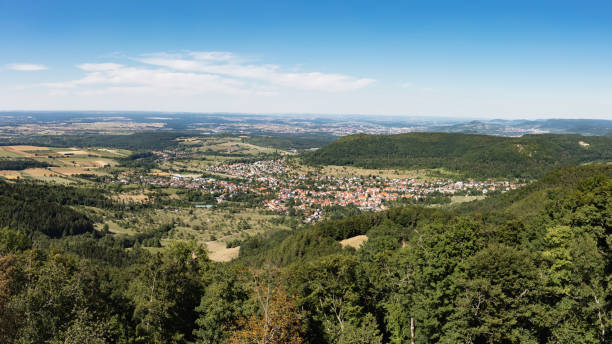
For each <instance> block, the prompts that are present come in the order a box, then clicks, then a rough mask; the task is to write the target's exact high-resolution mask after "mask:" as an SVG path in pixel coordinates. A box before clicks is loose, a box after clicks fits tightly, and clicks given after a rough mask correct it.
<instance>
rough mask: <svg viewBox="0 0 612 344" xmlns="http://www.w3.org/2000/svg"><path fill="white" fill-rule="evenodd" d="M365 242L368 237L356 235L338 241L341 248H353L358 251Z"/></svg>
mask: <svg viewBox="0 0 612 344" xmlns="http://www.w3.org/2000/svg"><path fill="white" fill-rule="evenodd" d="M366 241H368V236H367V235H357V236H354V237H351V238H348V239H344V240H341V241H340V245H342V247H347V246H350V247H353V248H355V249H358V248H360V247H361V245H363V244H364V243H365V242H366Z"/></svg>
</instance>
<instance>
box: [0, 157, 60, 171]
mask: <svg viewBox="0 0 612 344" xmlns="http://www.w3.org/2000/svg"><path fill="white" fill-rule="evenodd" d="M50 166H52V165H50V164H48V163H46V162H42V161H38V160H34V159H25V158H20V159H0V170H13V171H21V170H25V169H27V168H36V167H50Z"/></svg>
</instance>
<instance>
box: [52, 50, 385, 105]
mask: <svg viewBox="0 0 612 344" xmlns="http://www.w3.org/2000/svg"><path fill="white" fill-rule="evenodd" d="M130 60H131V61H128V62H129V64H130V65H128V63H126V64H119V63H110V62H105V63H82V64H79V65H77V68H79V69H80V70H82V71H83V72H85V75H84V76H83V77H81V78H79V79H75V80H68V81H62V82H52V83H46V84H44V85H43V86H46V87H49V88H50V89H51V91H52V92H57V91H58V90H73V92H74V93H75V94H80V95H99V94H108V93H140V94H151V95H173V94H174V95H176V94H178V95H197V94H209V93H210V94H218V93H221V94H230V95H231V94H250V95H255V96H275V95H279V94H281V93H282V92H283V91H286V90H288V89H292V90H310V91H321V92H344V91H352V90H357V89H361V88H363V87H366V86H368V85H370V84H371V83H373V82H374V80H373V79H369V78H355V77H352V76H348V75H343V74H337V73H322V72H301V71H297V72H295V71H291V72H287V71H283V70H282V68H281V67H280V66H277V65H271V64H255V63H245V62H243V60H242V59H241V58H240V57H239V56H236V55H235V54H233V53H230V52H219V51H210V52H206V51H204V52H202V51H199V52H185V53H165V52H162V53H152V54H144V55H141V56H140V57H137V58H131V59H130Z"/></svg>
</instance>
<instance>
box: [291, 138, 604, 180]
mask: <svg viewBox="0 0 612 344" xmlns="http://www.w3.org/2000/svg"><path fill="white" fill-rule="evenodd" d="M610 159H612V137H611V136H581V135H552V134H551V135H525V136H522V137H516V138H513V137H500V136H487V135H471V134H458V133H409V134H398V135H366V134H357V135H349V136H345V137H342V138H339V139H338V140H336V141H335V142H333V143H331V144H329V145H327V146H325V147H323V148H321V149H319V150H317V151H314V152H308V153H305V154H304V155H303V160H304V161H305V162H306V163H309V164H315V165H353V166H358V167H365V168H406V169H424V168H427V169H429V168H444V169H447V170H449V171H453V172H459V173H462V174H464V175H469V176H470V177H485V178H487V177H504V178H514V177H518V178H529V177H539V176H542V175H543V174H544V173H546V172H548V171H550V170H552V169H554V168H558V167H563V166H575V165H577V164H580V163H585V162H597V161H600V162H604V161H609V160H610Z"/></svg>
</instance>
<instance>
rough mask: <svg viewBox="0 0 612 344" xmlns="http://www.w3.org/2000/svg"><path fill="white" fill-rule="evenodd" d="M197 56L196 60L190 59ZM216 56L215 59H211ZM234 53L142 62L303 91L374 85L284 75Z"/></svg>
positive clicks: (302, 74) (339, 77)
mask: <svg viewBox="0 0 612 344" xmlns="http://www.w3.org/2000/svg"><path fill="white" fill-rule="evenodd" d="M192 56H196V58H195V59H192V58H189V57H192ZM211 56H212V57H211ZM234 60H235V56H234V55H232V54H230V53H217V52H212V53H206V52H198V53H190V54H188V55H187V56H184V55H178V56H177V55H172V56H148V57H144V58H141V59H138V61H140V62H142V63H145V64H148V65H153V66H159V67H166V68H170V69H174V70H179V71H191V72H199V73H210V74H216V75H221V76H225V77H232V78H240V79H250V80H252V81H255V82H262V83H268V84H271V85H275V86H282V87H289V88H295V89H302V90H317V91H326V92H342V91H351V90H356V89H360V88H363V87H366V86H368V85H370V84H372V83H373V82H374V80H373V79H369V78H355V77H351V76H348V75H343V74H335V73H321V72H283V71H281V68H280V67H279V66H277V65H270V64H241V63H238V62H236V61H234Z"/></svg>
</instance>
